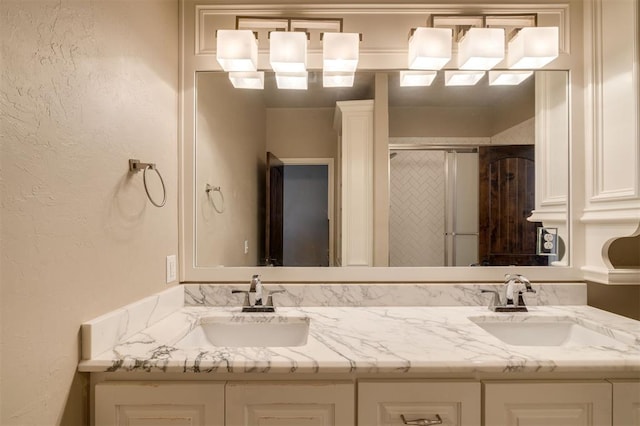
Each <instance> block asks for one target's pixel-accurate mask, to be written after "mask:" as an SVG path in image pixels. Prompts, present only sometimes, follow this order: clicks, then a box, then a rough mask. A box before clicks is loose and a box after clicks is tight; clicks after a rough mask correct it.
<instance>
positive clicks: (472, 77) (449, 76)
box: [444, 71, 485, 86]
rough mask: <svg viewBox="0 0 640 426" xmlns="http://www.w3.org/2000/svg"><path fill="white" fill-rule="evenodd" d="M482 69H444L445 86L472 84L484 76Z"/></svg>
mask: <svg viewBox="0 0 640 426" xmlns="http://www.w3.org/2000/svg"><path fill="white" fill-rule="evenodd" d="M484 74H485V72H484V71H445V72H444V85H445V86H473V85H475V84H476V83H477V82H478V81H480V79H481V78H482V77H483V76H484Z"/></svg>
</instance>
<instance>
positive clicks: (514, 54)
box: [507, 27, 558, 69]
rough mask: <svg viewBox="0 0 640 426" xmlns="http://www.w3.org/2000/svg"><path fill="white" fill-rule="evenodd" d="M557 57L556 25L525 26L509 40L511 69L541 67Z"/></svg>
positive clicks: (509, 64) (508, 56) (509, 63)
mask: <svg viewBox="0 0 640 426" xmlns="http://www.w3.org/2000/svg"><path fill="white" fill-rule="evenodd" d="M557 57H558V27H526V28H522V29H520V30H519V31H518V33H517V34H516V35H515V36H514V37H513V38H512V39H511V40H510V41H509V51H508V53H507V64H508V66H509V68H511V69H537V68H542V67H543V66H545V65H546V64H548V63H549V62H551V61H553V60H554V59H555V58H557Z"/></svg>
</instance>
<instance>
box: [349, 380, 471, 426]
mask: <svg viewBox="0 0 640 426" xmlns="http://www.w3.org/2000/svg"><path fill="white" fill-rule="evenodd" d="M480 398H481V396H480V383H479V382H360V383H359V385H358V424H359V425H360V426H374V425H375V426H392V425H393V426H395V425H402V424H403V421H402V417H401V416H404V418H405V419H406V420H407V421H408V420H418V419H425V424H428V423H427V422H426V421H428V420H433V421H436V419H438V417H439V418H440V419H442V423H440V424H443V425H447V426H471V425H475V426H477V425H480V417H481V414H480ZM434 424H437V423H434Z"/></svg>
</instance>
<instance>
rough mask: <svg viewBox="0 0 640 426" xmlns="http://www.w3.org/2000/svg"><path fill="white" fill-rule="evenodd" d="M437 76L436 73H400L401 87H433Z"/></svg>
mask: <svg viewBox="0 0 640 426" xmlns="http://www.w3.org/2000/svg"><path fill="white" fill-rule="evenodd" d="M436 75H437V72H436V71H400V86H402V87H412V86H431V83H433V80H434V79H435V78H436Z"/></svg>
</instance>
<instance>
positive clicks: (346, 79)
mask: <svg viewBox="0 0 640 426" xmlns="http://www.w3.org/2000/svg"><path fill="white" fill-rule="evenodd" d="M354 81H355V73H354V72H331V71H323V72H322V86H323V87H353V82H354Z"/></svg>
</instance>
